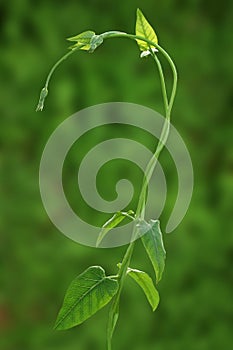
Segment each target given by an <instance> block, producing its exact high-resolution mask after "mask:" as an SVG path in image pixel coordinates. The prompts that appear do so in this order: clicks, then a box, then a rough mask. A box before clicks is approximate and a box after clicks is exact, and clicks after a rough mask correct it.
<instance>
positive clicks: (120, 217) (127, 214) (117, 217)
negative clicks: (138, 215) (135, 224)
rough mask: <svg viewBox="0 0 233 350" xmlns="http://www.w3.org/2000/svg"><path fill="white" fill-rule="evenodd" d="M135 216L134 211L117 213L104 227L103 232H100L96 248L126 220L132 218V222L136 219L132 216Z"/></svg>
mask: <svg viewBox="0 0 233 350" xmlns="http://www.w3.org/2000/svg"><path fill="white" fill-rule="evenodd" d="M132 214H134V212H133V210H129V211H127V212H123V211H118V212H117V213H115V214H114V215H113V216H112V217H111V218H110V219H109V220H108V221H107V222H105V224H104V225H103V227H102V230H101V231H100V234H99V237H98V238H97V242H96V246H97V247H98V246H99V245H100V243H101V242H102V240H103V239H104V237H105V236H106V234H107V233H108V232H109V231H110V230H111V229H112V228H114V227H116V226H117V225H119V224H120V223H121V221H123V220H124V219H125V218H127V217H128V218H130V219H131V220H133V219H134V217H132V216H131V215H132Z"/></svg>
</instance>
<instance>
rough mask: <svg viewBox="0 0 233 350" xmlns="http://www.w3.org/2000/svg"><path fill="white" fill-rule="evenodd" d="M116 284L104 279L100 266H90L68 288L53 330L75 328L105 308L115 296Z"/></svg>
mask: <svg viewBox="0 0 233 350" xmlns="http://www.w3.org/2000/svg"><path fill="white" fill-rule="evenodd" d="M117 289H118V282H117V281H116V280H114V279H111V278H110V277H106V275H105V271H104V269H103V268H102V267H100V266H91V267H89V268H88V269H87V270H85V271H84V272H83V273H82V274H81V275H79V276H78V277H76V278H75V279H74V280H73V282H72V283H71V285H70V286H69V288H68V290H67V292H66V295H65V298H64V302H63V305H62V308H61V310H60V312H59V314H58V317H57V320H56V322H55V327H54V328H55V329H57V330H65V329H69V328H71V327H74V326H77V325H79V324H80V323H82V322H83V321H85V320H86V319H88V318H89V317H90V316H92V315H93V314H94V313H96V312H97V311H98V310H99V309H101V308H102V307H103V306H105V305H106V304H107V303H108V302H109V301H110V300H111V299H112V297H113V296H114V295H115V294H116V292H117Z"/></svg>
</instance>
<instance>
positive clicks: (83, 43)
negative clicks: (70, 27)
mask: <svg viewBox="0 0 233 350" xmlns="http://www.w3.org/2000/svg"><path fill="white" fill-rule="evenodd" d="M95 36H96V35H95V32H93V31H92V30H87V31H86V32H83V33H81V34H78V35H76V36H73V37H71V38H68V39H67V40H69V41H74V42H76V44H74V45H73V46H71V47H70V48H71V49H76V48H79V49H80V50H86V51H88V50H90V49H91V41H92V39H93V37H95Z"/></svg>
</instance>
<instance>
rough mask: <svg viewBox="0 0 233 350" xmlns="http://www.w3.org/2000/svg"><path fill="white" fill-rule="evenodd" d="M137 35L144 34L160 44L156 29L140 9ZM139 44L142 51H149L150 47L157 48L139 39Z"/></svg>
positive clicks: (138, 10)
mask: <svg viewBox="0 0 233 350" xmlns="http://www.w3.org/2000/svg"><path fill="white" fill-rule="evenodd" d="M136 35H138V36H142V37H144V38H146V39H148V40H150V41H152V42H154V43H155V44H158V38H157V35H156V34H155V31H154V29H153V28H152V27H151V25H150V24H149V22H148V21H147V19H146V18H145V16H144V15H143V13H142V11H141V10H140V9H137V21H136ZM137 43H138V46H139V48H140V50H141V51H148V50H149V49H150V48H155V46H153V45H152V46H151V45H149V44H147V43H146V42H145V41H142V40H139V39H137Z"/></svg>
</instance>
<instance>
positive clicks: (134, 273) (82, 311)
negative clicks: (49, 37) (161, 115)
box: [37, 9, 177, 350]
mask: <svg viewBox="0 0 233 350" xmlns="http://www.w3.org/2000/svg"><path fill="white" fill-rule="evenodd" d="M118 37H121V38H128V39H131V40H134V41H136V42H137V45H138V47H139V49H140V51H141V57H151V58H152V59H153V60H154V61H155V63H156V65H157V68H158V72H159V77H160V81H161V90H162V96H163V103H164V110H165V121H164V125H163V128H162V132H161V135H160V139H159V141H158V144H157V147H156V149H155V152H154V154H153V156H152V158H151V160H150V161H149V163H148V165H147V167H146V170H145V174H144V179H143V183H142V188H141V192H140V195H139V200H138V205H137V209H136V211H135V212H134V211H132V210H130V211H128V212H117V213H115V214H114V216H113V217H112V218H110V219H109V220H108V221H107V222H106V223H105V224H104V225H103V227H102V229H101V232H100V234H99V237H98V239H97V242H96V246H99V245H100V243H101V241H102V240H103V239H104V237H105V236H106V235H107V234H108V232H109V231H110V230H111V229H113V228H114V227H116V226H117V225H119V224H120V223H121V222H122V221H123V220H124V219H125V218H129V219H130V220H132V221H133V222H134V225H133V227H134V228H133V232H132V235H131V237H132V239H131V242H130V243H129V245H128V247H127V250H126V252H125V255H124V257H123V259H122V261H121V263H118V264H117V267H118V272H117V274H116V275H114V276H106V274H105V271H104V269H103V268H102V267H100V266H91V267H89V268H88V269H87V270H85V271H84V272H83V273H82V274H80V275H79V276H77V277H76V278H75V279H74V280H73V282H72V283H71V285H70V286H69V288H68V290H67V292H66V295H65V298H64V302H63V305H62V307H61V309H60V312H59V313H58V316H57V320H56V322H55V329H56V330H66V329H69V328H72V327H74V326H77V325H79V324H81V323H83V322H84V321H85V320H87V319H88V318H90V317H91V316H92V315H93V314H95V313H96V312H97V311H98V310H100V309H101V308H102V307H104V306H105V305H106V304H108V303H109V302H111V305H110V310H109V315H108V326H107V349H108V350H111V349H112V337H113V333H114V330H115V328H116V324H117V321H118V317H119V305H120V296H121V293H122V289H123V285H124V282H125V279H126V277H130V278H132V279H133V280H134V281H135V282H136V283H137V284H138V285H139V286H140V287H141V288H142V290H143V292H144V293H145V296H146V298H147V300H148V302H149V304H150V305H151V308H152V310H153V311H154V310H156V308H157V307H158V304H159V293H158V291H157V287H156V285H157V284H158V283H159V281H160V280H161V278H162V275H163V271H164V267H165V258H166V252H165V249H164V245H163V237H162V233H161V229H160V222H159V220H150V221H149V222H147V221H145V219H144V218H145V209H146V194H147V187H148V183H149V181H150V179H151V176H152V174H153V171H154V169H155V166H156V164H157V161H158V157H159V155H160V153H161V151H162V149H163V147H164V145H165V143H166V141H167V138H168V134H169V128H170V116H171V111H172V107H173V103H174V98H175V94H176V87H177V71H176V67H175V65H174V63H173V61H172V59H171V57H170V56H169V54H168V53H167V52H166V51H165V50H164V49H163V48H162V47H161V46H160V45H159V44H158V39H157V35H156V34H155V31H154V29H153V28H152V27H151V25H150V24H149V23H148V21H147V20H146V18H145V17H144V15H143V13H142V12H141V10H140V9H137V19H136V33H135V34H127V33H124V32H120V31H108V32H105V33H103V34H99V35H97V34H95V32H93V31H90V30H88V31H85V32H83V33H81V34H79V35H76V36H74V37H71V38H69V39H68V40H69V41H71V42H72V43H73V45H72V46H71V47H70V51H69V52H68V53H66V54H65V55H64V56H63V57H62V58H61V59H60V60H58V61H57V63H56V64H55V65H54V66H53V67H52V69H51V71H50V72H49V74H48V76H47V79H46V82H45V85H44V87H43V89H42V91H41V94H40V98H39V102H38V106H37V111H42V110H43V107H44V101H45V98H46V96H47V95H48V86H49V82H50V79H51V76H52V74H53V73H54V71H55V69H56V68H57V67H58V66H59V65H60V63H62V62H63V61H64V60H65V59H66V58H68V57H69V56H71V55H72V54H73V53H75V52H76V51H79V50H85V51H87V52H89V53H93V52H94V51H95V50H96V49H97V47H99V46H100V45H101V44H102V43H103V42H104V40H106V39H111V38H118ZM160 55H163V56H164V58H165V59H166V60H167V62H168V64H169V65H170V68H171V72H172V77H173V83H172V89H171V93H170V96H169V95H168V93H167V88H166V83H165V78H164V73H163V68H162V65H161V63H160V59H159V56H160ZM138 237H140V239H141V241H142V243H143V246H144V248H145V251H146V253H147V255H148V256H149V259H150V261H151V263H152V266H153V269H154V272H155V283H154V282H153V280H152V278H151V277H150V276H149V275H148V274H147V273H146V272H143V271H140V270H138V269H135V268H131V267H130V261H131V258H132V254H133V251H134V247H135V244H136V241H137V240H136V239H135V238H138Z"/></svg>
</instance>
